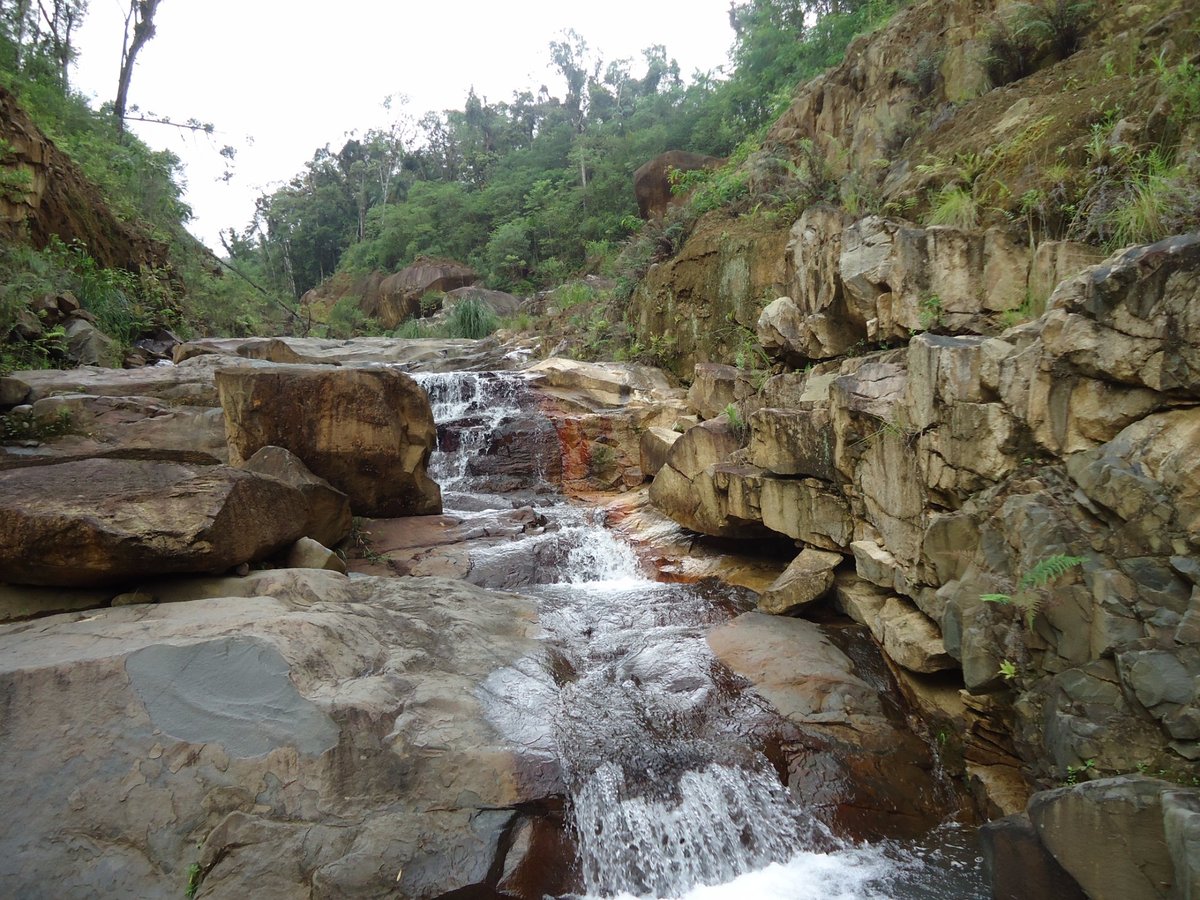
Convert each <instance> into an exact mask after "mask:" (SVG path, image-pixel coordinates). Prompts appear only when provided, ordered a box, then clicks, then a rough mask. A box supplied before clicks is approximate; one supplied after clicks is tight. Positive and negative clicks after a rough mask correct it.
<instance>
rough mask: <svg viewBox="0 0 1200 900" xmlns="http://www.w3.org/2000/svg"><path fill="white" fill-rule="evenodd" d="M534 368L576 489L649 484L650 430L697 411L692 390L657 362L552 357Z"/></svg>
mask: <svg viewBox="0 0 1200 900" xmlns="http://www.w3.org/2000/svg"><path fill="white" fill-rule="evenodd" d="M526 371H527V373H528V375H529V379H530V385H531V387H532V388H533V389H534V391H535V393H536V395H537V396H538V398H539V407H540V408H541V411H542V413H543V414H545V415H546V416H547V417H548V418H549V419H550V421H551V423H552V424H553V425H554V428H555V430H556V431H557V433H558V439H559V447H560V452H561V472H562V476H561V477H562V484H563V486H564V487H566V488H567V489H568V490H595V489H597V488H599V489H612V488H617V487H625V488H631V487H634V486H636V485H639V484H641V483H642V481H643V480H644V477H645V476H644V474H643V472H642V469H641V468H640V463H641V456H642V452H641V447H642V436H643V434H645V433H646V432H647V431H648V430H649V429H652V428H673V427H674V425H675V424H676V423H677V422H678V421H679V419H680V417H682V416H684V415H686V414H687V413H688V411H689V410H688V405H687V401H686V400H685V399H684V397H685V394H684V391H683V390H682V389H681V388H679V387H677V386H676V385H675V383H674V382H673V381H672V380H671V379H670V378H669V377H668V376H667V375H666V373H664V372H662V371H661V370H659V369H655V368H652V367H650V366H643V365H637V364H635V363H607V364H603V365H601V364H597V363H589V362H580V361H577V360H571V359H561V358H555V357H552V358H550V359H547V360H543V361H542V362H540V363H536V364H535V365H532V366H530V367H529V368H528V369H527V370H526Z"/></svg>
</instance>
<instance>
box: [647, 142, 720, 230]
mask: <svg viewBox="0 0 1200 900" xmlns="http://www.w3.org/2000/svg"><path fill="white" fill-rule="evenodd" d="M724 162H725V160H723V159H717V158H716V157H715V156H705V155H704V154H703V153H689V152H687V151H686V150H668V151H667V152H666V153H660V154H659V155H658V156H656V157H654V159H652V160H650V162H648V163H646V164H645V165H643V166H642V167H641V168H639V169H638V170H637V171H636V172H634V173H633V192H634V194H635V195H636V196H637V204H638V215H639V216H641V217H642V218H643V219H646V220H650V219H661V218H662V217H663V215H664V214H665V213H666V211H667V210H668V209H670V208H671V207H672V206H678V205H679V204H681V203H682V202H683V201H684V200H686V199H687V197H686V196H685V195H684V194H674V193H672V191H671V179H670V175H671V170H672V169H674V170H676V171H679V172H691V171H694V170H696V169H716V168H718V167H719V166H721V165H722V164H723V163H724Z"/></svg>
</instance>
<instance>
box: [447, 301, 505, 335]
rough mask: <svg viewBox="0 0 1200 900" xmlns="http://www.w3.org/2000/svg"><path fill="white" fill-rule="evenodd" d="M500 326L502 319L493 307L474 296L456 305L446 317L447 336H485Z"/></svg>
mask: <svg viewBox="0 0 1200 900" xmlns="http://www.w3.org/2000/svg"><path fill="white" fill-rule="evenodd" d="M499 327H500V319H499V318H498V317H497V316H496V314H495V313H494V312H493V311H492V308H491V307H490V306H488V305H487V304H486V303H484V302H483V301H482V300H478V299H476V298H474V297H468V298H467V299H465V300H462V301H460V302H458V303H456V304H455V305H454V308H453V309H452V310H450V314H449V316H448V317H447V318H446V336H447V337H452V338H470V339H472V340H479V339H480V338H485V337H487V336H488V335H489V334H491V333H493V332H494V331H496V330H497V329H498V328H499Z"/></svg>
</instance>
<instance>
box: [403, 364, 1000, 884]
mask: <svg viewBox="0 0 1200 900" xmlns="http://www.w3.org/2000/svg"><path fill="white" fill-rule="evenodd" d="M419 380H420V383H421V384H422V385H423V386H424V387H425V389H426V391H427V392H428V393H429V394H430V398H431V401H432V402H433V406H434V417H435V420H436V421H437V422H438V425H439V434H440V439H439V450H438V452H436V453H435V454H434V457H433V460H432V464H431V470H432V472H433V474H434V477H436V478H438V479H439V480H440V481H441V483H442V485H443V490H444V494H445V496H447V497H449V498H450V500H448V501H447V502H448V505H450V506H451V507H452V508H457V509H460V510H463V509H466V510H480V509H502V508H511V507H513V506H514V505H522V504H530V503H533V504H536V506H537V509H538V514H539V516H541V517H543V518H544V522H545V526H544V528H543V529H542V530H541V533H539V534H535V535H533V536H530V537H526V538H523V539H522V540H521V541H517V542H512V543H509V544H500V545H497V546H491V547H489V548H488V549H486V550H483V551H479V552H478V553H476V554H473V556H472V580H474V581H476V582H477V583H481V584H485V585H487V584H489V583H491V584H503V585H504V586H505V587H506V588H509V589H511V588H513V587H514V580H513V579H514V575H513V573H514V572H518V571H523V572H525V573H526V574H525V575H524V576H523V578H522V581H521V584H523V587H520V588H519V589H520V590H523V591H524V592H526V593H529V594H530V595H532V596H535V597H536V598H537V600H538V604H539V618H540V621H541V624H542V627H543V628H544V629H545V631H546V633H547V635H548V639H549V640H550V641H551V642H552V643H553V645H554V647H555V649H556V652H557V654H558V655H559V657H560V659H561V663H562V665H561V669H562V672H560V673H559V674H558V677H557V678H556V679H555V683H554V684H551V683H550V681H549V679H548V677H547V676H546V675H545V673H540V672H522V671H518V670H515V669H513V670H505V671H503V672H500V673H496V675H495V676H494V677H493V678H492V679H490V680H489V684H488V685H487V686H486V687H487V690H488V691H489V692H491V693H492V695H493V696H494V697H498V698H500V702H499V703H498V704H497V705H498V706H500V707H503V708H505V709H508V710H510V711H511V716H510V719H511V720H506V721H504V722H499V723H497V724H498V725H499V726H500V727H501V728H503V729H504V730H506V731H507V732H508V733H510V735H511V736H512V737H513V739H514V740H519V741H520V742H521V744H522V745H523V746H524V747H526V748H539V749H540V750H541V751H542V752H544V753H546V754H547V755H550V754H554V755H556V756H557V758H558V760H559V762H560V764H561V767H562V770H563V772H564V775H565V780H566V784H567V788H568V792H569V794H570V798H569V799H570V809H571V814H572V817H573V825H574V830H575V838H576V843H577V845H578V854H579V873H580V878H581V881H582V884H581V887H582V888H583V890H584V891H585V892H586V893H587V894H588V895H589V896H593V897H656V898H668V897H672V898H673V897H684V896H686V897H688V898H702V897H704V898H707V897H738V898H745V897H755V898H770V897H779V898H785V897H786V898H789V900H805V898H813V900H816V898H821V900H833V898H844V900H866V898H884V897H888V898H901V897H907V898H917V897H921V898H946V900H950V898H954V900H966V898H975V897H982V896H984V894H982V893H981V892H980V889H979V884H978V877H977V874H976V873H975V871H974V866H973V863H971V862H968V863H966V864H965V865H960V864H958V863H955V862H954V861H953V860H950V859H948V858H947V859H945V860H942V859H940V857H941V855H942V852H943V851H942V850H941V849H936V850H927V851H921V850H919V848H915V847H913V846H907V847H902V848H897V847H895V846H882V845H879V846H873V847H855V846H851V845H847V844H845V843H843V842H840V841H838V840H837V839H835V838H834V837H832V836H831V835H830V834H829V833H828V831H827V830H826V829H825V828H824V827H823V826H821V825H820V824H819V823H818V822H817V821H816V820H815V819H813V818H812V817H811V816H809V815H808V814H806V812H805V811H804V810H803V809H801V808H800V807H799V806H798V805H797V803H796V801H795V800H794V799H793V797H792V796H791V795H790V793H789V791H788V790H787V789H786V788H785V787H784V786H783V785H782V784H781V783H780V781H779V778H778V776H777V774H776V772H775V769H774V768H773V767H772V765H771V764H770V763H769V762H768V761H767V759H766V757H765V756H764V755H763V753H762V752H760V749H759V747H758V746H757V742H756V740H755V739H754V737H753V735H754V733H755V729H756V727H757V726H758V725H759V724H761V723H762V722H763V721H764V719H765V718H766V717H767V716H769V715H770V713H769V712H768V710H767V707H766V704H765V703H764V701H762V700H761V699H760V698H759V697H758V696H757V695H756V694H754V693H753V692H750V691H745V690H742V689H740V687H738V686H737V685H736V684H734V683H733V679H730V678H729V677H728V674H727V673H726V672H725V671H724V669H723V667H722V666H721V665H720V664H719V663H718V662H717V660H716V659H715V657H714V655H713V653H712V651H711V650H710V648H709V646H708V644H707V642H706V640H705V635H706V633H707V631H708V630H709V629H710V628H711V627H712V626H714V625H717V624H720V623H722V622H724V621H726V620H728V619H729V618H730V617H731V616H733V615H734V614H736V613H737V612H738V611H741V610H744V609H746V608H747V607H748V605H749V601H748V598H747V597H746V596H739V594H738V592H737V591H735V590H731V589H728V588H721V589H719V590H718V589H710V588H704V587H700V586H696V585H678V584H662V583H658V582H655V581H652V580H650V579H649V578H647V577H646V575H645V573H644V572H643V571H642V568H641V566H640V565H639V562H638V560H637V557H636V555H635V554H634V553H633V551H632V549H631V548H630V547H629V546H628V545H626V544H624V543H622V542H620V541H618V540H616V539H615V538H614V537H613V535H612V534H611V533H610V532H608V531H606V530H605V529H604V528H603V527H601V526H600V525H599V524H598V523H597V522H595V521H593V517H592V515H591V514H590V513H589V511H587V510H584V509H581V508H579V507H577V506H573V505H571V504H569V503H568V502H567V501H566V500H565V499H564V498H563V497H561V496H560V495H558V494H557V493H555V492H553V490H552V489H550V488H549V487H548V486H546V485H545V484H542V483H540V479H538V478H536V476H537V475H539V474H540V473H541V472H542V471H543V470H544V469H545V467H546V466H545V463H544V461H543V462H537V463H536V464H533V465H532V470H531V471H526V472H525V473H524V477H525V481H521V479H517V480H518V481H521V483H520V485H519V487H520V490H519V492H518V495H517V498H516V499H513V497H512V496H500V497H496V496H492V497H491V498H490V499H489V498H488V494H489V491H490V490H492V489H493V485H494V479H493V476H494V473H495V470H496V467H495V466H492V465H490V464H487V463H485V462H484V460H486V458H487V457H488V455H489V454H490V453H492V452H493V451H495V450H496V448H497V442H498V441H500V442H503V441H504V440H510V439H511V441H510V442H511V443H512V444H514V445H515V446H517V447H519V448H522V449H524V450H525V451H527V455H532V456H536V454H529V453H528V451H529V449H530V448H532V447H535V446H536V445H537V438H536V437H530V435H539V434H540V435H543V436H544V435H545V433H546V429H545V426H544V422H542V423H540V424H539V422H538V421H533V420H531V418H530V413H529V410H530V408H531V407H532V405H533V404H532V402H531V398H530V394H529V391H528V388H527V387H526V385H525V383H524V381H523V380H522V379H521V377H520V376H519V375H514V374H508V373H505V374H497V373H461V372H460V373H451V374H446V375H425V376H420V378H419ZM521 422H524V424H523V425H519V424H514V423H521ZM506 432H507V434H508V436H507V438H506V437H505V436H504V433H506ZM514 434H515V435H516V437H515V438H514V437H513V435H514ZM555 451H556V452H557V445H556V444H555ZM527 462H528V461H527ZM526 468H527V469H529V468H530V466H529V465H527V466H526ZM533 470H536V471H533ZM505 473H506V477H508V478H510V482H509V483H512V482H511V478H512V477H515V476H513V470H512V467H511V466H509V467H507V468H506V469H505ZM530 480H536V481H538V482H539V484H537V485H534V484H531V483H529V481H530ZM456 515H464V516H465V515H469V513H467V512H461V511H460V512H458V513H456ZM517 557H519V558H520V559H523V560H526V561H528V560H529V559H531V558H532V559H535V560H536V561H537V564H536V565H535V566H533V567H527V568H525V569H520V567H518V566H516V565H515V564H514V558H517ZM956 866H958V868H959V869H961V873H959V877H957V880H956V879H955V878H954V877H948V875H954V874H955V873H954V871H953V870H954V869H955V867H956ZM935 870H936V873H937V874H936V875H935V874H933V873H934V871H935Z"/></svg>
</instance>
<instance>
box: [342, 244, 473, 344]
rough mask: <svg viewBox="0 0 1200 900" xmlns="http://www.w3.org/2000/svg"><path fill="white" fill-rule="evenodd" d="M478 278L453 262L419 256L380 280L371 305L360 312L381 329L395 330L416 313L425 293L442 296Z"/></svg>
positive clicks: (470, 270)
mask: <svg viewBox="0 0 1200 900" xmlns="http://www.w3.org/2000/svg"><path fill="white" fill-rule="evenodd" d="M478 278H479V276H478V275H476V274H475V270H474V269H472V268H471V267H470V266H465V265H463V264H462V263H459V262H454V260H450V259H432V258H429V257H421V258H420V259H418V260H417V261H416V262H414V263H413V264H412V265H411V266H407V267H405V268H403V269H401V270H400V271H399V272H397V273H395V274H394V275H389V276H388V277H387V278H385V279H383V281H382V282H381V283H380V285H379V294H378V299H377V301H376V303H375V305H373V306H370V307H368V306H367V305H364V306H363V307H362V311H363V312H364V313H365V314H366V315H368V316H373V317H374V318H376V319H378V320H379V321H380V322H381V323H382V324H383V327H384V328H395V327H396V326H397V325H399V324H400V323H401V322H403V321H404V320H405V319H407V318H409V317H410V316H415V315H417V314H418V313H419V312H420V310H421V297H423V296H424V295H425V294H428V293H429V292H431V291H436V292H437V293H442V294H444V293H446V292H447V291H453V290H456V289H458V288H462V287H468V286H469V285H472V284H474V283H475V282H476V280H478ZM363 299H364V300H366V299H368V297H366V296H364V298H363Z"/></svg>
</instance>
